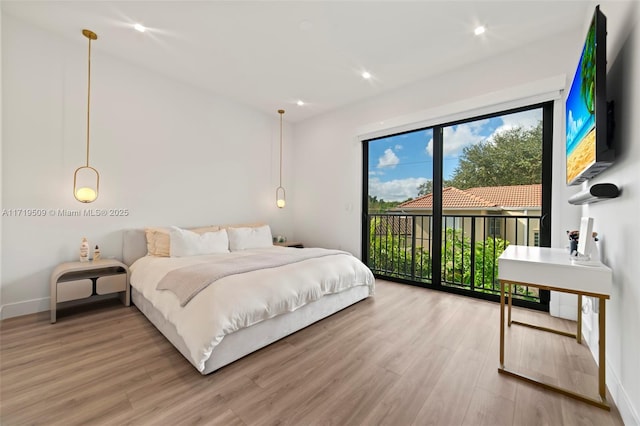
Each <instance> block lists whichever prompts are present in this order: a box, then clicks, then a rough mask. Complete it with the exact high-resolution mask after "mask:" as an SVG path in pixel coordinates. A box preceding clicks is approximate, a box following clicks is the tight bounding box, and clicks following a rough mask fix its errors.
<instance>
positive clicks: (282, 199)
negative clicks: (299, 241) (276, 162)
mask: <svg viewBox="0 0 640 426" xmlns="http://www.w3.org/2000/svg"><path fill="white" fill-rule="evenodd" d="M278 114H280V186H278V187H277V188H276V206H278V208H279V209H281V208H284V206H285V205H286V204H287V195H286V193H285V191H284V188H283V187H282V114H284V110H283V109H279V110H278Z"/></svg>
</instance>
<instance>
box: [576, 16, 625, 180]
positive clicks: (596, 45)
mask: <svg viewBox="0 0 640 426" xmlns="http://www.w3.org/2000/svg"><path fill="white" fill-rule="evenodd" d="M606 68H607V18H606V17H605V16H604V14H603V13H602V12H601V11H600V6H597V7H596V10H595V12H594V14H593V19H592V21H591V25H590V26H589V30H588V32H587V38H586V41H585V42H584V46H583V48H582V54H581V55H580V62H579V63H578V67H577V70H576V74H575V77H574V78H573V82H572V83H571V89H570V91H569V95H568V96H567V100H566V104H565V113H566V136H567V144H566V154H567V185H578V184H580V183H582V182H584V181H585V180H587V179H591V178H592V177H594V176H596V175H597V174H598V173H600V172H602V171H603V170H605V169H606V168H607V167H609V166H610V165H611V164H613V160H614V152H613V149H611V147H610V146H609V141H608V132H607V121H608V120H607V115H608V110H607V109H608V104H607V70H606Z"/></svg>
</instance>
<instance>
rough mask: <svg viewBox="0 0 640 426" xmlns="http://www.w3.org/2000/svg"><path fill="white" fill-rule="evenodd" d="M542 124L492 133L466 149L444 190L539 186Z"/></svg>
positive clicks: (540, 177) (540, 122)
mask: <svg viewBox="0 0 640 426" xmlns="http://www.w3.org/2000/svg"><path fill="white" fill-rule="evenodd" d="M541 164H542V121H539V122H538V124H537V125H536V126H535V127H531V128H528V129H525V128H523V127H515V128H512V129H507V130H505V131H502V132H499V133H496V134H495V135H494V137H493V140H491V141H488V140H487V141H484V142H482V143H479V144H475V145H469V146H467V147H465V148H464V149H463V151H462V156H461V157H460V162H459V163H458V167H457V168H456V170H455V171H454V174H453V177H452V178H451V180H449V181H447V182H446V185H445V186H455V187H456V188H458V189H467V188H475V187H479V186H503V185H527V184H533V183H541V182H542V169H541Z"/></svg>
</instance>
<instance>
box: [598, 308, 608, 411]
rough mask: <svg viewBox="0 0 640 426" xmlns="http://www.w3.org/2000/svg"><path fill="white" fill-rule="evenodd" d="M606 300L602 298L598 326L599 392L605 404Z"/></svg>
mask: <svg viewBox="0 0 640 426" xmlns="http://www.w3.org/2000/svg"><path fill="white" fill-rule="evenodd" d="M604 302H605V299H604V298H602V297H601V298H600V314H599V315H598V319H599V326H598V334H599V337H600V341H599V342H598V352H599V356H598V368H599V371H598V373H599V374H598V390H599V391H600V398H602V401H603V402H606V401H607V386H606V384H605V380H606V361H605V349H606V345H605V335H606V333H605V332H606V330H605V328H606V324H605V304H604Z"/></svg>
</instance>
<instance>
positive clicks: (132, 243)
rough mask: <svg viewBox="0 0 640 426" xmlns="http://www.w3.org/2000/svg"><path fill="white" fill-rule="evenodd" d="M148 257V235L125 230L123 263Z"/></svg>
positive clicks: (222, 226)
mask: <svg viewBox="0 0 640 426" xmlns="http://www.w3.org/2000/svg"><path fill="white" fill-rule="evenodd" d="M264 225H266V223H264V222H258V223H241V224H232V225H206V226H217V227H219V228H239V227H250V228H253V227H256V226H264ZM146 255H147V235H146V233H145V230H144V228H142V229H125V230H124V235H123V236H122V261H123V262H124V263H125V264H127V265H128V266H131V265H132V264H133V262H135V261H136V260H138V259H140V258H141V257H145V256H146Z"/></svg>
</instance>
